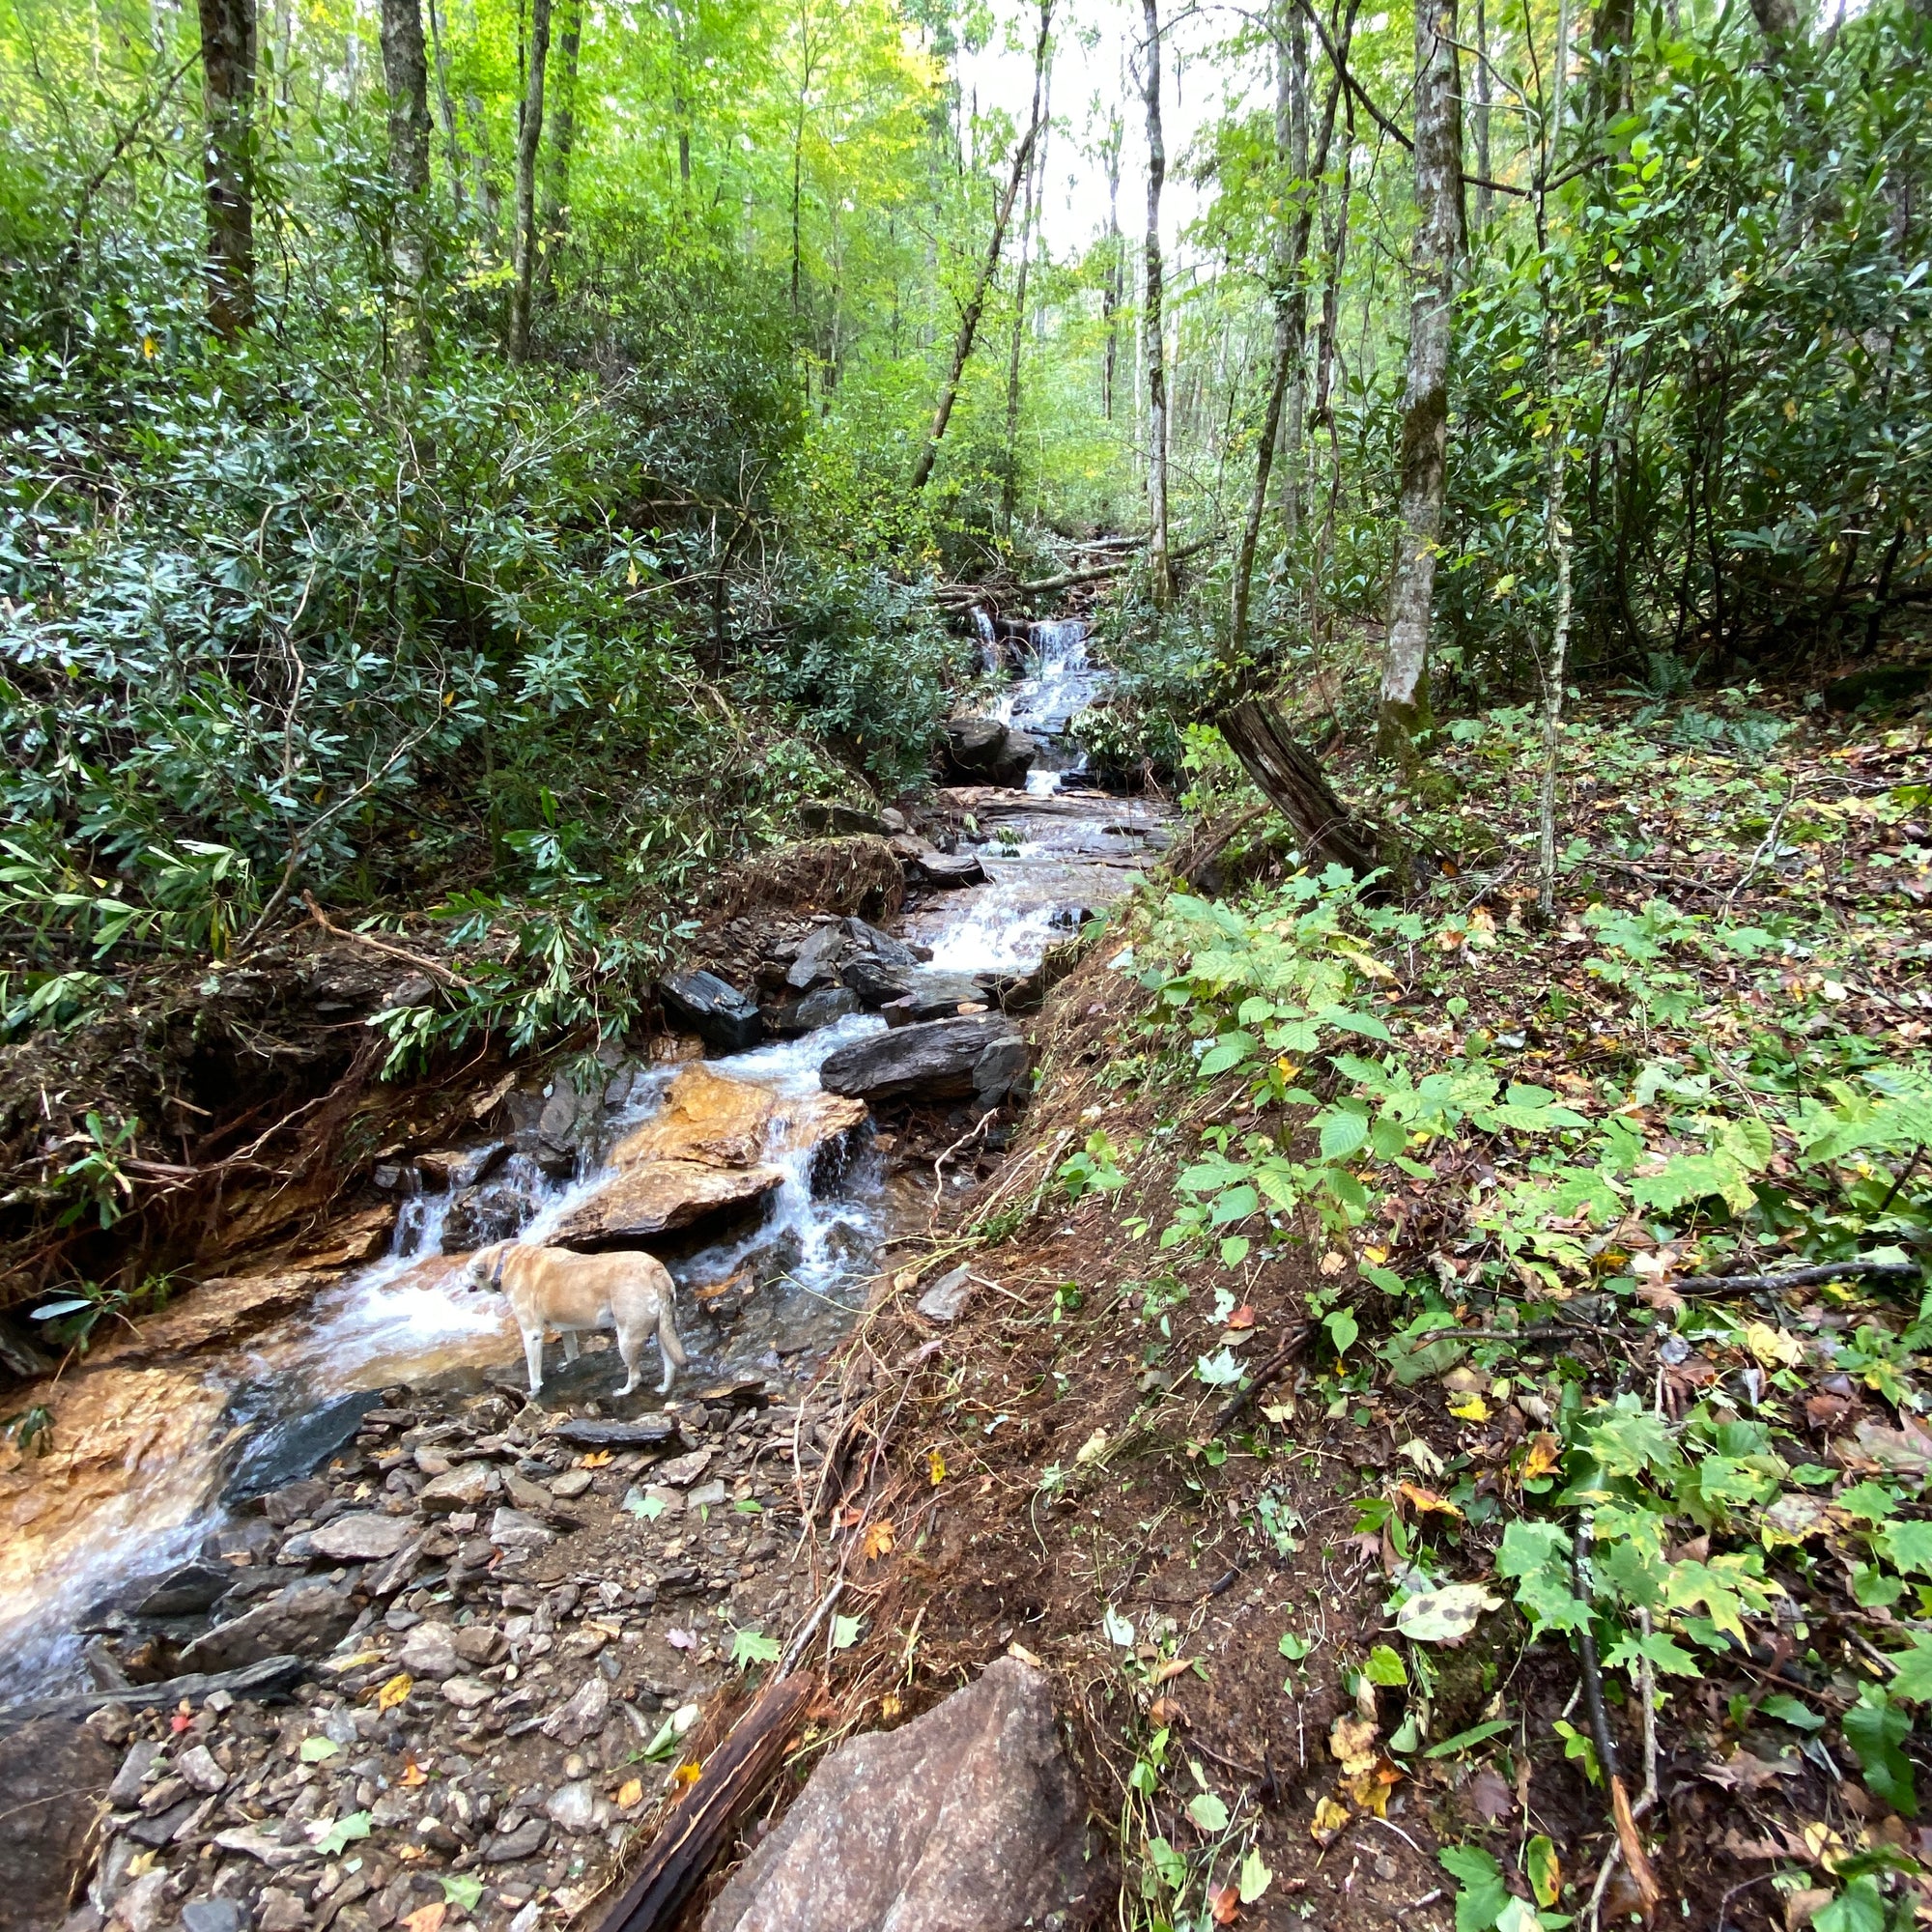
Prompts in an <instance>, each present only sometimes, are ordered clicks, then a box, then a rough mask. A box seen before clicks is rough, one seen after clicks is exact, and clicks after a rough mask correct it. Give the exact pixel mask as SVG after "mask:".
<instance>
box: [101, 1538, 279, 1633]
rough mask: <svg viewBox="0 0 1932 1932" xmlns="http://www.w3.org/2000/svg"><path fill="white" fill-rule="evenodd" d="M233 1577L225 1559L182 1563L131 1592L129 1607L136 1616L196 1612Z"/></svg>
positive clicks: (209, 1605)
mask: <svg viewBox="0 0 1932 1932" xmlns="http://www.w3.org/2000/svg"><path fill="white" fill-rule="evenodd" d="M291 1520H293V1519H291ZM234 1581H235V1572H234V1571H233V1570H231V1569H230V1568H229V1567H228V1565H227V1564H225V1563H184V1564H181V1565H180V1566H179V1567H178V1568H176V1569H173V1570H170V1571H169V1572H168V1574H167V1575H166V1576H165V1577H161V1578H160V1579H159V1580H158V1581H157V1582H155V1583H151V1584H149V1585H148V1586H147V1587H146V1589H145V1591H135V1592H133V1593H132V1594H133V1599H134V1600H133V1602H132V1603H131V1604H130V1605H129V1607H130V1608H131V1609H132V1610H133V1612H134V1614H135V1615H136V1616H137V1617H192V1616H199V1615H200V1614H201V1612H202V1611H203V1610H206V1609H212V1608H213V1605H214V1601H215V1599H216V1598H217V1597H219V1596H221V1595H222V1594H223V1593H224V1592H225V1591H226V1590H227V1589H228V1587H229V1585H230V1584H231V1583H233V1582H234Z"/></svg>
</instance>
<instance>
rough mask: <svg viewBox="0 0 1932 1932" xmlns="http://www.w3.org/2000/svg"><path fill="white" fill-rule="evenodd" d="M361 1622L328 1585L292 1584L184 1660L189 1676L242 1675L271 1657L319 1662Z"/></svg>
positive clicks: (191, 1648)
mask: <svg viewBox="0 0 1932 1932" xmlns="http://www.w3.org/2000/svg"><path fill="white" fill-rule="evenodd" d="M354 1622H355V1605H353V1604H352V1603H351V1602H350V1601H349V1598H348V1596H347V1595H346V1594H345V1593H344V1592H343V1591H340V1590H334V1589H331V1588H330V1587H329V1586H328V1585H327V1583H291V1584H290V1585H289V1586H288V1588H287V1589H285V1590H280V1591H277V1592H276V1594H275V1595H274V1596H272V1597H270V1599H269V1600H268V1601H267V1602H266V1603H261V1604H257V1605H255V1607H254V1608H253V1609H252V1610H248V1611H245V1612H244V1613H243V1614H242V1615H241V1616H239V1617H235V1618H232V1619H231V1620H230V1621H229V1622H227V1623H225V1624H216V1625H215V1627H214V1628H213V1630H212V1631H208V1632H206V1633H204V1634H202V1635H201V1636H198V1637H196V1638H195V1640H194V1641H193V1642H192V1643H191V1644H189V1645H188V1647H187V1648H186V1649H185V1651H183V1652H182V1654H181V1665H180V1667H181V1669H182V1670H183V1671H184V1672H193V1671H203V1670H209V1671H213V1670H239V1669H241V1666H242V1665H243V1664H244V1663H259V1662H261V1661H262V1659H263V1658H265V1657H280V1656H282V1655H284V1654H285V1653H288V1652H294V1653H295V1654H296V1655H298V1656H300V1657H319V1656H320V1655H321V1654H322V1653H323V1652H324V1651H326V1650H329V1649H332V1648H333V1647H334V1645H335V1644H336V1642H337V1641H338V1640H339V1639H340V1638H341V1637H342V1636H344V1635H345V1634H347V1632H348V1630H349V1626H350V1625H351V1624H353V1623H354Z"/></svg>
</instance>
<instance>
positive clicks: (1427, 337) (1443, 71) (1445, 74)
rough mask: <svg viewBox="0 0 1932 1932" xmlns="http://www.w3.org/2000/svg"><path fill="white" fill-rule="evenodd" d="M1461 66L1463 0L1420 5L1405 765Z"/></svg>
mask: <svg viewBox="0 0 1932 1932" xmlns="http://www.w3.org/2000/svg"><path fill="white" fill-rule="evenodd" d="M1459 97H1460V88H1459V84H1458V75H1457V64H1456V0H1421V3H1420V4H1419V5H1418V6H1417V8H1416V13H1415V199H1416V203H1417V206H1418V210H1419V213H1420V216H1421V218H1420V220H1419V221H1418V223H1417V225H1416V231H1415V241H1414V244H1413V249H1412V252H1411V256H1410V264H1411V272H1412V275H1413V278H1414V291H1413V294H1412V296H1411V298H1410V302H1409V325H1408V369H1407V381H1406V384H1405V387H1404V392H1403V403H1402V502H1401V510H1400V527H1399V529H1398V531H1397V536H1396V557H1395V572H1394V581H1393V582H1392V584H1391V586H1390V590H1389V615H1388V639H1387V643H1386V647H1385V648H1386V655H1385V657H1384V660H1383V665H1382V684H1381V706H1380V721H1379V728H1378V748H1379V750H1380V752H1381V753H1382V755H1384V756H1392V757H1396V758H1398V759H1400V760H1402V761H1403V762H1405V763H1406V762H1407V761H1408V760H1409V759H1410V758H1411V757H1412V756H1413V755H1414V741H1415V738H1416V736H1417V734H1418V733H1419V732H1421V731H1424V730H1426V729H1427V728H1428V726H1429V724H1430V722H1431V721H1430V709H1429V624H1430V615H1431V611H1432V609H1433V607H1434V603H1435V552H1436V544H1437V540H1438V538H1439V536H1440V533H1441V528H1442V492H1443V483H1444V479H1445V476H1446V472H1447V468H1448V443H1449V305H1450V299H1451V297H1452V296H1453V294H1454V292H1455V282H1456V261H1457V257H1458V255H1459V254H1460V253H1461V251H1462V243H1463V128H1462V111H1461V103H1460V98H1459Z"/></svg>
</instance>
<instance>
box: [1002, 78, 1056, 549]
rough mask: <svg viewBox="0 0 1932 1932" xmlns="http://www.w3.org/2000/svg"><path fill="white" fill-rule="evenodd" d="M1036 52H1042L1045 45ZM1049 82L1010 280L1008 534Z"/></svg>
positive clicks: (1039, 82)
mask: <svg viewBox="0 0 1932 1932" xmlns="http://www.w3.org/2000/svg"><path fill="white" fill-rule="evenodd" d="M1040 50H1041V51H1042V52H1044V51H1045V43H1044V42H1042V43H1041V46H1040ZM1050 93H1051V83H1050V81H1049V80H1048V79H1047V77H1046V76H1045V75H1043V74H1041V73H1040V72H1039V71H1035V74H1034V77H1033V94H1034V117H1035V119H1036V120H1037V121H1038V122H1039V124H1040V131H1039V138H1038V139H1037V141H1035V143H1034V147H1033V159H1032V161H1031V163H1030V164H1029V166H1028V168H1027V179H1026V202H1025V206H1024V208H1023V210H1022V212H1021V215H1020V264H1019V271H1018V273H1017V274H1015V275H1014V277H1013V336H1012V348H1011V353H1010V355H1009V358H1008V361H1007V470H1006V474H1005V475H1004V476H1003V477H1001V479H1000V515H1001V518H1002V520H1003V521H1004V523H1005V526H1006V528H1007V531H1008V534H1009V535H1010V534H1011V532H1012V527H1013V512H1014V511H1015V510H1016V509H1017V508H1018V507H1019V492H1020V467H1019V466H1020V448H1019V442H1020V350H1021V347H1022V345H1023V344H1024V342H1025V340H1026V302H1027V270H1028V268H1029V267H1030V266H1031V263H1032V256H1033V249H1034V247H1035V244H1036V241H1037V232H1038V221H1039V199H1040V192H1041V188H1042V185H1043V183H1044V180H1045V175H1046V144H1047V140H1048V138H1049V135H1050V133H1051V129H1052V122H1053V115H1052V110H1051V108H1050V107H1049V106H1048V104H1047V103H1048V98H1049V95H1050Z"/></svg>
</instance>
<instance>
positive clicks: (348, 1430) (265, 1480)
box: [222, 1389, 383, 1502]
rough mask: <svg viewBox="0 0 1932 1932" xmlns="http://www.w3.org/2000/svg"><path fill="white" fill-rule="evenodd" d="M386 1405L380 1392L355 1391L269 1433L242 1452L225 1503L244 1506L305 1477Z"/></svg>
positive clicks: (225, 1496)
mask: <svg viewBox="0 0 1932 1932" xmlns="http://www.w3.org/2000/svg"><path fill="white" fill-rule="evenodd" d="M381 1406H383V1392H382V1390H381V1389H355V1390H353V1391H352V1392H351V1393H350V1394H348V1395H339V1396H336V1397H334V1398H333V1399H332V1400H331V1401H328V1402H325V1403H322V1404H320V1405H319V1406H316V1407H314V1408H311V1409H309V1410H308V1411H307V1412H306V1413H305V1414H302V1415H297V1416H291V1417H290V1418H289V1419H288V1420H287V1421H284V1422H278V1423H276V1424H275V1425H274V1426H273V1427H272V1428H270V1429H265V1430H263V1432H262V1433H261V1435H258V1436H256V1437H255V1439H254V1440H253V1441H252V1442H250V1443H249V1444H248V1446H247V1448H246V1449H244V1450H243V1451H242V1453H241V1462H240V1463H237V1464H236V1467H235V1473H234V1475H232V1476H231V1477H230V1478H229V1479H228V1487H227V1489H226V1490H225V1491H224V1492H223V1497H222V1499H223V1500H224V1501H225V1502H243V1501H246V1500H247V1499H248V1498H249V1497H251V1496H260V1495H266V1494H267V1493H268V1492H270V1490H279V1489H281V1488H282V1487H283V1486H284V1485H286V1484H289V1483H293V1482H295V1481H296V1480H297V1479H298V1477H301V1476H306V1475H307V1474H308V1473H309V1471H310V1470H311V1469H313V1468H314V1467H315V1466H316V1464H317V1463H321V1462H322V1461H323V1460H324V1459H325V1458H327V1457H329V1456H332V1455H334V1454H335V1452H336V1451H337V1450H338V1449H340V1448H341V1447H342V1445H343V1444H344V1443H345V1442H347V1441H348V1440H349V1438H350V1437H351V1436H352V1435H355V1432H356V1430H357V1429H359V1428H360V1427H361V1425H362V1417H363V1415H364V1414H365V1413H366V1412H367V1411H368V1410H369V1409H372V1408H380V1407H381Z"/></svg>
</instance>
